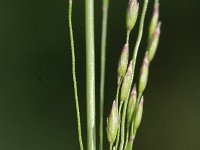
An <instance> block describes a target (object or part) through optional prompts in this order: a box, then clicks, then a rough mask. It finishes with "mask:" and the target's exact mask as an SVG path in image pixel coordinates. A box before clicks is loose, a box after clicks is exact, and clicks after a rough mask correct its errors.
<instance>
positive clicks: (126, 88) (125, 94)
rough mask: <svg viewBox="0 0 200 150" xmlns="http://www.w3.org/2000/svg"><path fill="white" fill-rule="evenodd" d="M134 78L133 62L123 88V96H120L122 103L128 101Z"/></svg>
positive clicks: (130, 64)
mask: <svg viewBox="0 0 200 150" xmlns="http://www.w3.org/2000/svg"><path fill="white" fill-rule="evenodd" d="M132 78H133V66H132V60H131V61H130V63H129V67H128V69H127V72H126V75H125V77H124V80H123V83H122V87H121V95H120V101H121V102H124V101H125V100H127V99H128V96H129V91H130V89H131V84H132V82H131V80H132Z"/></svg>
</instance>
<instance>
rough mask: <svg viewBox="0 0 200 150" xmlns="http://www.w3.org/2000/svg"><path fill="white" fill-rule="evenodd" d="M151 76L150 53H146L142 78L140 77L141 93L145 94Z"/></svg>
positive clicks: (141, 73) (141, 71) (141, 72)
mask: <svg viewBox="0 0 200 150" xmlns="http://www.w3.org/2000/svg"><path fill="white" fill-rule="evenodd" d="M148 74H149V60H148V52H146V53H145V56H144V59H143V64H142V67H141V70H140V77H139V89H138V91H139V93H143V91H144V90H145V88H146V85H147V80H148Z"/></svg>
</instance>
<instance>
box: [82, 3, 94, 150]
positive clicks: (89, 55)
mask: <svg viewBox="0 0 200 150" xmlns="http://www.w3.org/2000/svg"><path fill="white" fill-rule="evenodd" d="M85 24H86V25H85V27H86V101H87V102H86V103H87V146H88V147H87V149H88V150H96V123H95V122H96V121H95V46H94V0H85Z"/></svg>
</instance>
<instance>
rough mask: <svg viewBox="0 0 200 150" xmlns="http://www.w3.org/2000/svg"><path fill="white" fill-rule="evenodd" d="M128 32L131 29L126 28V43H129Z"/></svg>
mask: <svg viewBox="0 0 200 150" xmlns="http://www.w3.org/2000/svg"><path fill="white" fill-rule="evenodd" d="M130 33H131V31H130V30H127V32H126V44H129V38H130Z"/></svg>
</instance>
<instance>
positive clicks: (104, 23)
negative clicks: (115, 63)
mask: <svg viewBox="0 0 200 150" xmlns="http://www.w3.org/2000/svg"><path fill="white" fill-rule="evenodd" d="M108 3H109V2H107V1H106V0H103V8H102V12H103V18H102V34H101V79H100V125H99V150H103V111H104V87H105V64H106V39H107V20H108Z"/></svg>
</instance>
